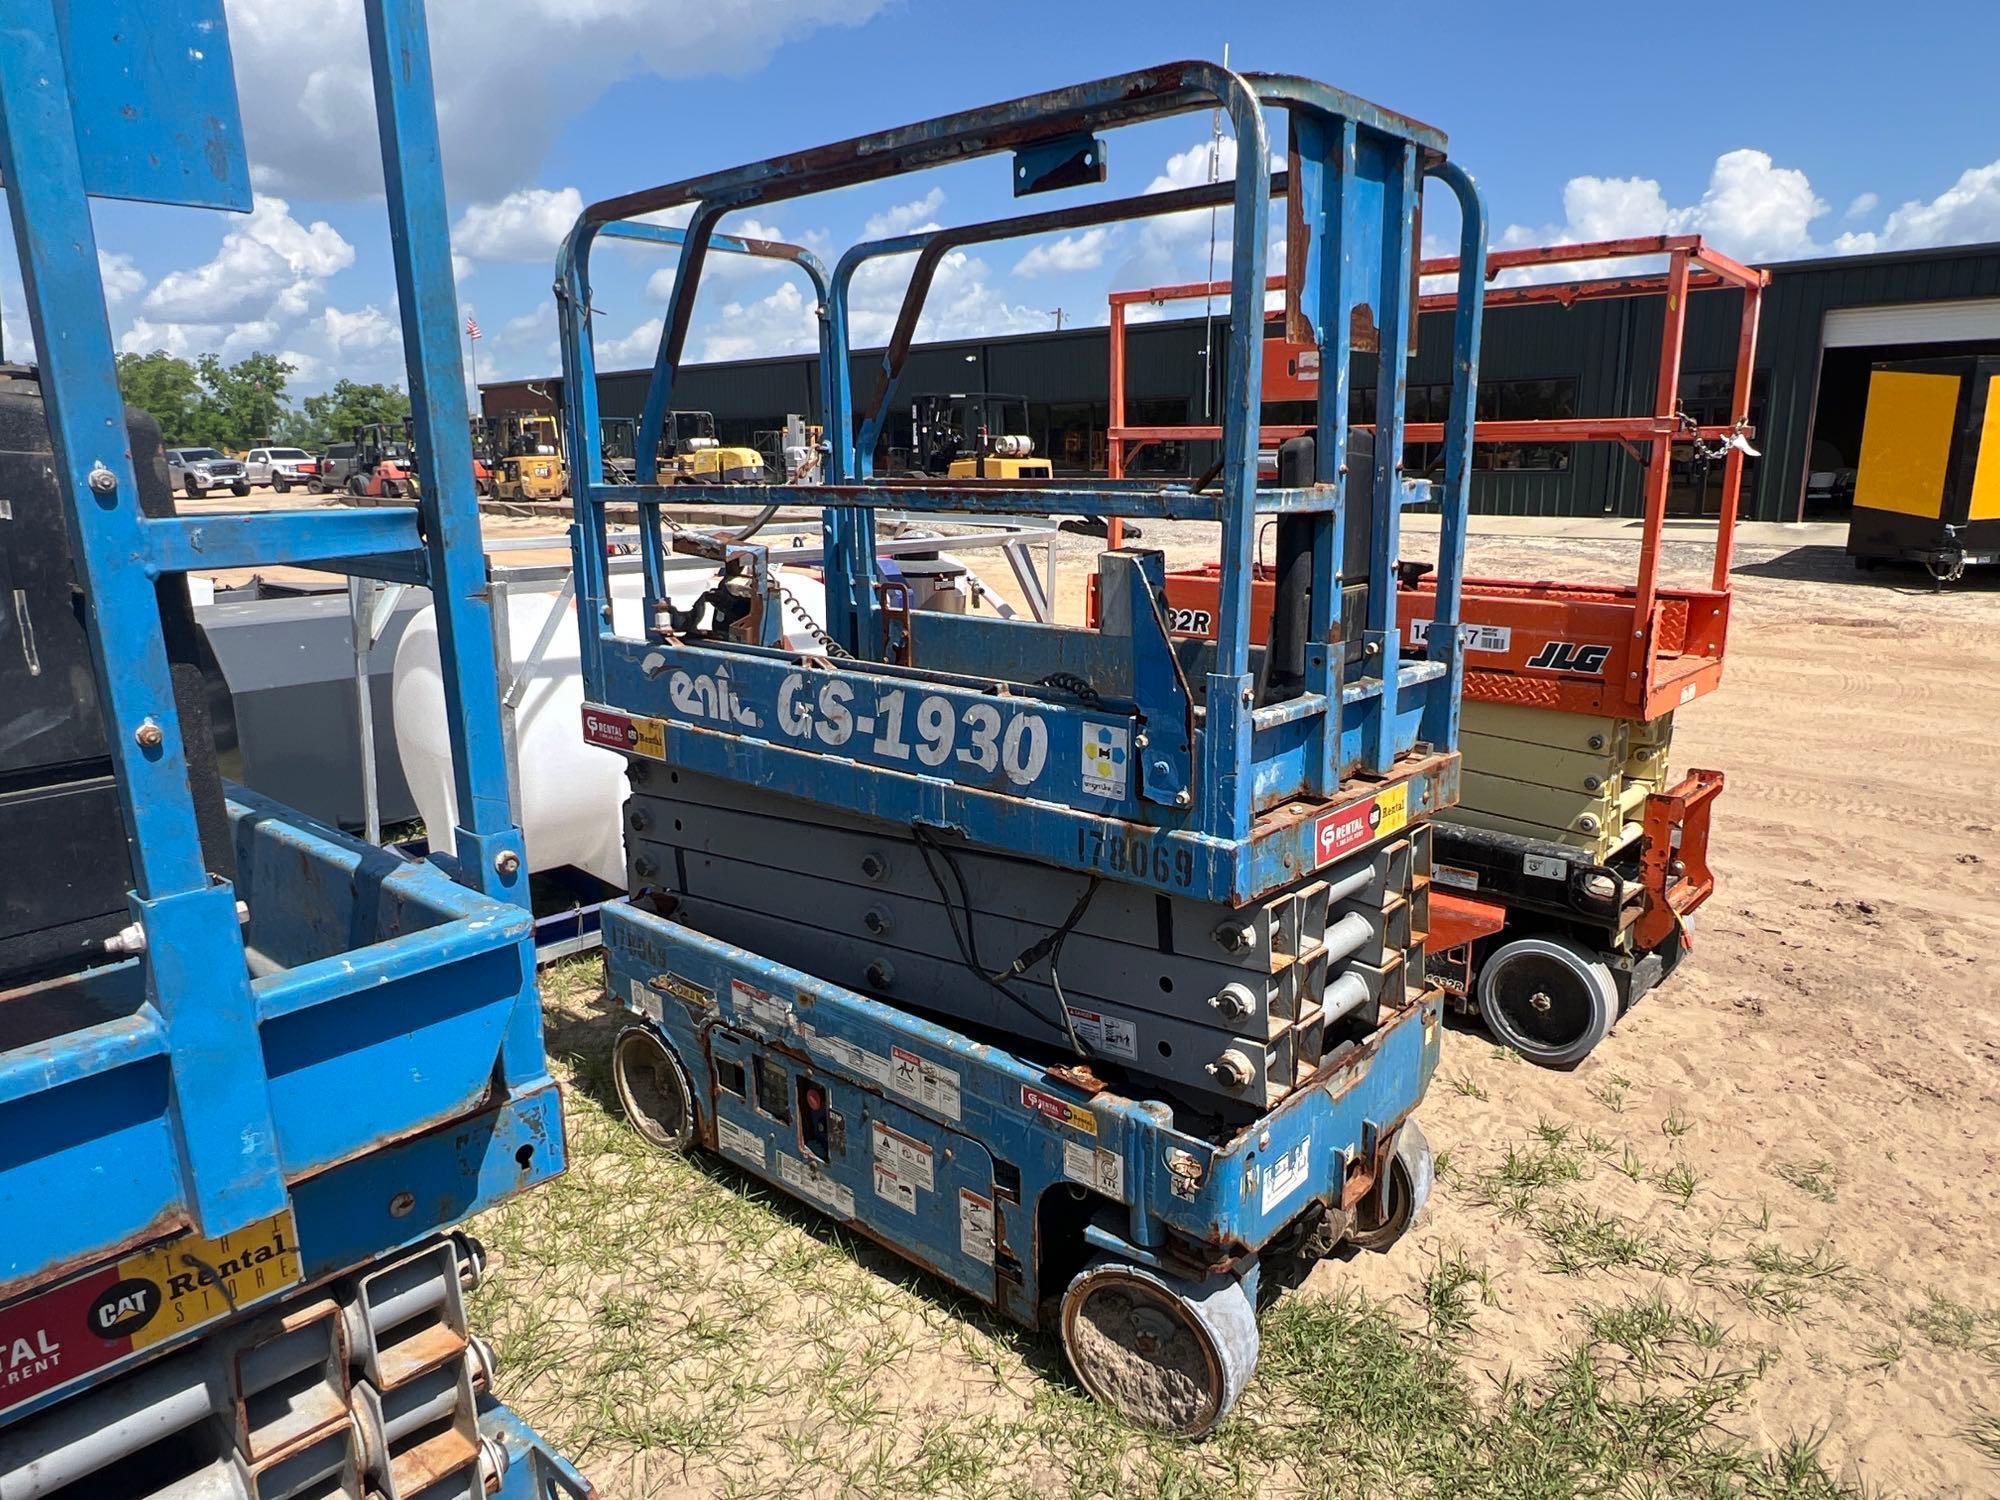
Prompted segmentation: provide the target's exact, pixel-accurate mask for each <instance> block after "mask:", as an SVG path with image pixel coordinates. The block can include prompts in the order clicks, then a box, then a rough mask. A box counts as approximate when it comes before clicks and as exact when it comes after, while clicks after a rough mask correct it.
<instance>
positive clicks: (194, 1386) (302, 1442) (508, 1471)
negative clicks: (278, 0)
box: [0, 0, 589, 1500]
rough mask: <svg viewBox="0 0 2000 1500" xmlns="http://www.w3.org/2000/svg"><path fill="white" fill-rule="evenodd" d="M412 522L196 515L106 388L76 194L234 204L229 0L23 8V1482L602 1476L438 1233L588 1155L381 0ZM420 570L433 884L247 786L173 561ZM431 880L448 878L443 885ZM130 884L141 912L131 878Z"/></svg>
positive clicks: (4, 669)
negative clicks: (437, 822)
mask: <svg viewBox="0 0 2000 1500" xmlns="http://www.w3.org/2000/svg"><path fill="white" fill-rule="evenodd" d="M363 9H364V10H365V12H366V15H367V25H368V36H369V47H370V54H371V59H372V62H373V68H374V83H375V99H376V106H377V116H378V120H379V124H380V131H381V142H382V159H383V164H384V170H385V175H386V187H387V198H388V208H389V216H390V224H391V229H392V237H391V245H392V249H393V254H394V261H395V267H396V281H397V290H398V293H399V295H400V298H401V306H402V318H403V342H404V348H405V350H406V351H407V359H408V369H409V377H410V392H411V397H412V400H413V403H414V406H415V413H416V418H415V420H416V429H417V440H418V445H419V448H420V449H421V451H422V453H423V457H424V473H425V475H426V479H427V482H426V483H425V485H424V487H423V494H422V496H421V497H420V498H418V499H417V502H416V504H415V505H414V506H412V507H408V508H403V507H396V508H386V509H376V510H337V511H336V510H326V511H313V512H271V513H241V514H213V513H206V514H202V515H199V516H192V515H189V516H183V515H177V514H176V513H175V509H174V500H173V497H172V494H171V492H170V490H169V489H168V487H167V483H166V480H167V470H166V465H165V461H164V457H163V450H162V447H161V442H160V431H159V428H158V426H157V425H156V424H155V423H154V422H153V421H152V419H151V418H149V417H147V416H145V415H144V414H143V413H140V412H136V411H133V410H130V409H128V408H127V407H126V406H125V405H124V404H123V402H122V401H121V400H120V397H119V388H118V381H117V375H116V371H115V368H114V363H113V356H112V344H111V334H110V328H109V325H108V321H107V317H106V313H105V307H104V288H103V284H102V280H101V277H100V272H99V267H98V259H97V248H96V239H95V235H94V232H93V227H92V219H91V200H92V199H93V198H123V199H132V200H138V201H143V202H150V203H171V204H180V205H188V206H195V207H206V208H220V209H231V210H236V211H248V210H249V208H250V206H251V198H250V180H249V169H248V164H247V161H246V159H245V155H244V150H243V144H242V132H241V127H240V123H239V113H238V109H237V102H236V99H237V96H236V87H235V79H234V76H233V73H232V69H231V59H230V48H229V34H228V30H227V27H226V25H225V22H224V16H223V10H222V5H221V3H220V0H68V3H67V4H64V3H61V0H13V3H10V4H9V5H8V6H7V7H6V12H5V15H4V17H0V181H4V183H5V192H6V197H7V209H8V212H9V214H10V216H11V219H12V224H13V232H14V243H15V246H16V248H17V250H18V252H19V256H20V265H21V272H22V280H23V283H24V285H25V288H26V292H27V303H28V311H29V316H30V318H31V320H32V323H33V327H34V335H35V346H36V348H37V350H38V351H39V357H40V365H39V368H38V369H28V368H22V367H9V368H8V369H7V370H6V372H5V378H4V379H0V501H4V507H0V571H4V572H5V574H6V575H7V577H6V582H7V585H8V589H7V594H6V596H5V597H6V598H7V600H8V603H7V606H6V608H7V614H6V616H5V623H4V625H0V647H3V648H4V649H0V746H4V754H5V760H4V762H0V773H4V774H0V845H4V848H5V850H6V866H7V868H6V871H5V873H4V876H0V895H4V901H0V912H4V915H5V918H6V926H5V928H4V930H0V1494H4V1495H6V1496H8V1497H9V1500H30V1497H33V1500H86V1497H87V1500H128V1497H149V1500H166V1497H176V1500H192V1497H195V1496H200V1497H203V1500H219V1497H227V1496H234V1497H240V1500H252V1497H254V1500H295V1497H312V1500H324V1497H333V1496H344V1497H353V1500H362V1497H364V1496H368V1497H376V1496H381V1497H388V1500H417V1497H423V1500H474V1497H481V1496H486V1495H494V1494H497V1495H501V1496H510V1497H519V1500H528V1497H533V1500H550V1497H552V1496H561V1495H569V1496H585V1495H587V1494H588V1493H589V1487H588V1486H587V1485H586V1484H585V1483H584V1482H583V1481H582V1480H581V1479H580V1478H579V1477H578V1476H577V1475H576V1473H575V1472H574V1471H573V1470H572V1469H570V1468H569V1466H568V1465H566V1464H564V1463H562V1462H561V1461H560V1460H559V1459H557V1458H556V1457H554V1455H552V1454H550V1453H549V1452H548V1451H547V1450H546V1449H545V1448H544V1447H543V1445H542V1444H541V1442H540V1440H539V1439H537V1438H536V1436H535V1435H534V1433H533V1432H532V1431H530V1430H529V1429H528V1428H527V1427H526V1426H524V1425H523V1424H522V1423H521V1422H520V1421H519V1420H518V1419H516V1418H515V1417H514V1416H513V1415H512V1414H511V1413H510V1412H509V1411H508V1410H507V1409H506V1408H505V1407H504V1406H502V1405H500V1404H499V1403H498V1401H497V1400H496V1399H495V1398H494V1396H493V1395H492V1394H491V1392H490V1390H489V1387H490V1386H491V1384H492V1380H493V1370H492V1361H491V1355H490V1352H489V1351H488V1350H487V1349H486V1347H485V1346H484V1345H483V1344H482V1343H481V1342H480V1341H479V1340H478V1339H477V1338H475V1337H474V1336H473V1335H472V1333H471V1332H470V1330H468V1328H467V1326H466V1317H465V1301H464V1299H465V1293H466V1291H467V1289H468V1288H470V1287H472V1286H474V1285H476V1283H477V1281H478V1278H479V1276H480V1274H481V1271H482V1265H483V1259H482V1254H481V1252H480V1250H479V1248H478V1246H477V1245H476V1244H475V1243H474V1242H473V1241H472V1240H470V1239H469V1238H467V1237H466V1236H464V1235H462V1234H454V1233H452V1232H451V1226H452V1225H453V1224H455V1223H457V1222H458V1221H459V1220H461V1219H463V1218H465V1217H466V1216H468V1215H470V1214H473V1213H475V1212H477V1211H479V1210H480V1209H483V1208H485V1207H487V1206H489V1205H491V1204H493V1203H496V1202H498V1201H500V1200H501V1199H503V1198H506V1197H508V1196H509V1195H511V1194H513V1193H517V1192H520V1191H522V1190H523V1189H526V1188H529V1187H532V1186H533V1185H535V1184H536V1183H538V1182H541V1181H543V1180H545V1179H547V1178H548V1177H550V1176H552V1175H553V1174H555V1173H557V1172H559V1171H561V1170H562V1167H563V1133H562V1117H561V1112H560V1106H559V1101H558V1098H557V1093H556V1088H555V1085H554V1083H553V1082H552V1081H551V1079H550V1078H549V1075H548V1072H547V1069H546V1067H545V1065H544V1061H543V1056H542V1041H541V1010H540V1006H539V1004H538V1001H537V996H536V992H535V977H534V948H533V929H532V923H531V920H530V917H529V913H528V911H527V909H526V891H527V871H526V868H525V866H524V864H523V862H522V857H521V840H520V834H519V832H518V830H517V829H515V828H514V827H513V826H512V822H511V819H510V816H509V814H508V811H507V778H506V772H505V769H504V761H503V757H502V750H501V734H500V719H499V707H498V703H497V700H496V693H495V688H494V681H495V677H494V663H493V656H492V646H491V641H492V634H491V630H490V627H489V623H488V621H487V618H486V604H485V601H484V598H483V589H484V586H485V581H486V577H485V570H484V566H483V558H482V555H481V548H480V544H479V532H478V526H477V521H476V518H475V514H474V500H473V495H472V488H471V483H472V480H471V461H470V460H471V455H470V452H469V448H468V435H467V424H466V413H465V402H464V394H463V392H464V384H463V379H462V376H461V372H460V365H459V355H458V340H457V336H456V335H457V321H458V318H457V300H456V295H455V293H454V291H453V287H452V275H451V259H450V255H451V246H450V242H449V239H448V237H447V234H446V223H447V218H446V210H445V202H444V194H443V177H442V173H441V171H440V168H439V161H438V143H437V123H436V115H435V111H434V108H433V104H432V95H431V82H430V80H431V72H430V52H429V43H428V39H427V36H426V32H425V27H424V14H423V8H422V5H421V3H420V0H366V3H365V4H364V6H363ZM269 563H306V564H311V565H314V566H318V567H324V568H331V569H334V570H337V571H346V572H352V573H357V574H363V575H376V576H384V577H389V578H394V579H400V580H404V581H408V582H413V583H424V584H427V585H428V586H429V587H430V589H431V590H432V594H433V597H434V599H435V601H436V604H437V609H438V618H439V631H440V634H441V636H442V637H443V639H444V641H445V642H446V648H445V652H444V675H445V679H446V682H447V684H448V687H447V701H448V703H449V705H450V708H449V717H450V720H451V732H452V743H453V750H454V754H455V757H456V761H457V776H458V805H459V807H460V808H461V809H463V810H464V813H463V816H462V820H461V821H462V826H460V827H458V828H457V829H456V830H451V831H447V830H442V829H439V830H433V842H434V843H436V844H440V845H445V846H447V847H450V848H451V849H452V851H453V852H452V855H451V857H450V858H449V860H446V861H441V862H440V863H439V864H428V863H415V864H413V863H407V862H405V861H403V860H401V859H399V858H397V857H396V856H394V855H392V854H389V853H387V852H385V851H383V850H381V849H377V848H373V847H371V846H369V845H366V844H361V843H358V842H356V841H354V840H352V839H349V838H346V837H343V836H342V835H341V834H339V833H337V832H335V831H333V830H332V829H330V828H327V827H324V826H322V825H319V824H316V823H313V822H311V821H310V820H309V819H306V818H305V817H303V816H302V815H300V814H297V813H294V812H291V811H289V810H288V809H286V808H284V807H281V806H278V805H276V804H274V803H271V802H269V801H267V800H264V799H261V798H258V797H256V796H253V795H251V794H248V793H245V792H241V791H239V790H236V789H233V788H230V789H225V785H224V783H223V782H222V781H221V779H220V777H219V775H218V771H217V753H216V749H215V747H214V745H213V743H212V742H211V740H210V734H211V726H212V725H219V724H221V723H223V722H224V721H226V720H227V718H228V714H227V691H226V689H222V690H221V696H220V699H219V701H212V700H213V695H214V689H215V687H216V686H217V684H216V683H215V682H213V681H211V680H210V678H209V676H208V674H206V673H205V672H204V661H203V652H202V649H201V642H200V637H199V634H198V632H197V631H196V628H195V625H194V622H193V619H192V615H191V612H190V610H189V607H188V597H187V589H186V584H185V581H184V576H183V575H185V574H186V573H187V572H188V571H189V570H191V569H195V568H201V569H208V568H227V567H244V566H254V565H262V564H269ZM445 866H448V868H449V873H447V868H446V867H445ZM128 888H129V894H128Z"/></svg>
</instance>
